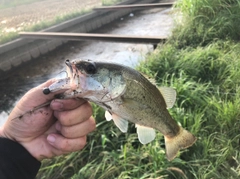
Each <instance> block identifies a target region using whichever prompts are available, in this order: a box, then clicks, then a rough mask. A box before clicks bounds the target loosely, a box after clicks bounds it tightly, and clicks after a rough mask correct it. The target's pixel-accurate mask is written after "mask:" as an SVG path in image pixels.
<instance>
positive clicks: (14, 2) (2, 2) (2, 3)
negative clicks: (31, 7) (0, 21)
mask: <svg viewBox="0 0 240 179" xmlns="http://www.w3.org/2000/svg"><path fill="white" fill-rule="evenodd" d="M36 1H44V0H21V1H19V0H11V1H9V0H0V9H5V8H9V7H16V6H19V5H22V4H31V3H34V2H36Z"/></svg>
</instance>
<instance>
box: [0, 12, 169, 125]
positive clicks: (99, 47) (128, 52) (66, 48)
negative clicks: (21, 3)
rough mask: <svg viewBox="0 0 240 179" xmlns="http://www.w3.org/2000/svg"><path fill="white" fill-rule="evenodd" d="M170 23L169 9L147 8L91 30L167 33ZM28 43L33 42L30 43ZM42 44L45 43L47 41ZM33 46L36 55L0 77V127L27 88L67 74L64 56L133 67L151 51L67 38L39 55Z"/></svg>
mask: <svg viewBox="0 0 240 179" xmlns="http://www.w3.org/2000/svg"><path fill="white" fill-rule="evenodd" d="M173 24H174V22H173V19H172V13H171V9H166V8H158V9H148V10H141V11H136V12H134V13H132V12H129V13H127V14H126V15H125V16H122V17H120V18H118V19H117V20H115V21H114V22H112V23H109V24H106V25H104V26H103V27H101V28H99V29H96V30H95V31H92V33H101V34H122V35H136V36H145V35H151V36H168V35H170V34H171V29H172V27H173ZM38 41H40V40H36V43H37V42H38ZM30 43H31V44H33V42H30ZM39 43H40V42H39ZM42 43H43V44H46V42H42ZM35 45H36V44H35ZM36 46H37V45H36ZM36 48H37V50H38V51H39V52H38V53H37V54H39V57H35V58H33V59H32V60H28V61H26V62H22V63H21V64H22V65H19V66H18V67H14V66H13V67H11V68H12V69H13V70H9V71H6V72H5V73H4V75H6V74H8V75H7V77H6V78H5V79H2V80H1V79H0V94H1V97H0V126H1V124H3V123H4V121H5V120H6V119H7V116H8V114H9V112H10V111H11V110H12V108H13V107H14V106H15V104H16V103H17V101H18V100H19V99H20V98H21V97H22V95H23V94H24V93H26V92H27V91H28V90H29V89H31V88H32V87H34V86H37V85H39V84H41V83H42V82H45V81H46V80H48V79H50V78H54V77H57V78H60V77H65V76H66V73H64V72H63V71H64V70H65V65H64V61H65V60H66V59H70V60H71V59H78V58H84V59H92V60H96V61H97V60H99V61H111V62H116V63H121V64H124V65H127V66H131V67H134V66H136V65H137V64H138V62H139V61H140V60H144V59H145V56H146V55H147V54H148V53H150V52H153V45H151V44H133V43H115V42H102V41H69V42H67V43H62V45H60V46H58V47H57V48H55V50H53V51H49V49H48V50H47V52H46V53H45V54H41V52H40V50H39V47H38V46H37V47H36ZM29 53H30V52H29ZM0 58H1V56H0ZM1 60H2V59H1ZM15 69H16V70H15ZM61 72H62V73H61Z"/></svg>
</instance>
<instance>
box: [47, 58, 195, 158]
mask: <svg viewBox="0 0 240 179" xmlns="http://www.w3.org/2000/svg"><path fill="white" fill-rule="evenodd" d="M66 65H67V66H68V74H69V77H68V78H65V79H61V80H59V81H57V82H56V83H54V84H52V85H50V86H49V87H48V88H46V89H44V90H43V92H44V93H45V94H48V93H50V92H53V91H58V90H61V89H68V90H67V91H66V92H65V93H63V94H61V95H60V96H58V97H60V98H84V99H86V100H88V101H91V102H94V103H95V104H97V105H99V106H101V107H102V108H104V109H105V110H106V112H105V117H106V119H107V120H108V121H110V120H113V121H114V123H115V124H116V126H117V127H118V128H119V129H120V130H121V131H122V132H127V129H128V121H130V122H132V123H135V124H136V128H137V134H138V139H139V141H140V142H141V143H142V144H147V143H149V142H151V141H152V140H154V138H155V129H156V130H158V131H160V132H161V133H162V134H163V135H164V138H165V146H166V156H167V159H168V160H172V159H174V158H175V157H176V155H177V152H178V151H179V150H180V149H184V148H187V147H190V146H191V145H193V144H194V142H195V141H196V138H195V136H194V135H193V134H191V133H190V132H188V131H187V130H185V129H183V128H182V127H181V126H179V125H178V124H177V122H176V121H175V120H174V119H173V118H172V117H171V115H170V114H169V112H168V110H167V108H171V107H172V106H173V105H174V103H175V100H176V92H175V90H174V89H172V88H168V87H160V88H157V87H156V86H155V85H153V84H152V83H151V82H150V81H149V80H148V79H147V78H145V77H144V76H143V75H142V74H141V73H139V72H138V71H136V70H134V69H132V68H130V67H126V66H123V65H119V64H114V63H106V62H94V61H91V60H78V61H72V62H70V61H69V60H67V61H66Z"/></svg>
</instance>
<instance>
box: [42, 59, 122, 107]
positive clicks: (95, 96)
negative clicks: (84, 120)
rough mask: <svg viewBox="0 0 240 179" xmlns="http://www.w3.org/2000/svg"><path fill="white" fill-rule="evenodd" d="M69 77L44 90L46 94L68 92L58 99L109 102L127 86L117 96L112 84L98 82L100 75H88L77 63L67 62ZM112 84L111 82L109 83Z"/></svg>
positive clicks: (58, 96) (119, 93)
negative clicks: (97, 77) (97, 78)
mask: <svg viewBox="0 0 240 179" xmlns="http://www.w3.org/2000/svg"><path fill="white" fill-rule="evenodd" d="M65 64H66V66H67V74H68V77H66V78H62V79H59V80H58V81H56V82H55V83H53V84H52V85H50V86H49V87H48V88H45V89H44V90H43V93H44V94H49V93H51V92H56V91H60V90H66V91H65V92H64V93H62V94H59V95H56V97H57V98H62V99H63V98H75V97H77V98H84V99H87V100H90V101H101V102H108V101H112V100H113V99H115V98H116V97H118V96H119V95H121V94H122V93H124V90H125V86H124V87H123V88H121V89H120V91H119V90H118V91H119V92H117V93H116V94H114V93H113V90H112V87H111V84H108V85H106V84H105V85H103V84H102V83H101V82H99V81H98V80H96V76H97V75H99V74H95V75H94V74H90V75H89V74H87V73H86V72H85V71H84V70H81V69H79V68H78V67H77V61H71V62H70V61H69V60H66V61H65ZM109 83H111V82H109Z"/></svg>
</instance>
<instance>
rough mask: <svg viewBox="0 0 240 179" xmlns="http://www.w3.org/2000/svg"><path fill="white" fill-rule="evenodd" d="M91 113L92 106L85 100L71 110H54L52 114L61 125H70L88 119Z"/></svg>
mask: <svg viewBox="0 0 240 179" xmlns="http://www.w3.org/2000/svg"><path fill="white" fill-rule="evenodd" d="M91 115H92V107H91V105H90V104H89V103H88V102H86V103H84V104H82V105H81V106H79V107H78V108H76V109H73V110H71V111H54V116H55V117H56V118H57V119H58V121H59V122H60V123H61V125H63V126H72V125H75V124H78V123H81V122H83V121H85V120H87V119H89V118H90V117H91Z"/></svg>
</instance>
